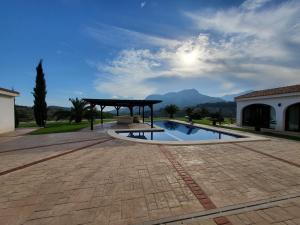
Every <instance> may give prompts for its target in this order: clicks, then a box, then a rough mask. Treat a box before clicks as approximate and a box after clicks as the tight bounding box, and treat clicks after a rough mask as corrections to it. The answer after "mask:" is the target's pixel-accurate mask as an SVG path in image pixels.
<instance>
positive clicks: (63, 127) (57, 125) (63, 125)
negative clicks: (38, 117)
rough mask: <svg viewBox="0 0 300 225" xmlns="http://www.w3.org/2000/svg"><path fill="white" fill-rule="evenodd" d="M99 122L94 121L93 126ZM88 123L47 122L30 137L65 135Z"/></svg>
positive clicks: (105, 121) (109, 120)
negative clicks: (53, 134)
mask: <svg viewBox="0 0 300 225" xmlns="http://www.w3.org/2000/svg"><path fill="white" fill-rule="evenodd" d="M111 121H113V119H107V120H104V121H103V122H104V123H107V122H111ZM99 123H100V120H96V121H95V122H94V124H99ZM89 126H90V123H89V122H88V121H82V122H81V123H69V122H48V123H47V125H46V127H45V128H40V129H38V130H35V131H33V132H31V133H30V134H32V135H38V134H51V133H65V132H75V131H78V130H81V129H83V128H86V127H89Z"/></svg>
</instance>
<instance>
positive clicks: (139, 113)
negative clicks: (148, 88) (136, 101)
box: [139, 106, 141, 116]
mask: <svg viewBox="0 0 300 225" xmlns="http://www.w3.org/2000/svg"><path fill="white" fill-rule="evenodd" d="M140 115H141V106H139V116H140Z"/></svg>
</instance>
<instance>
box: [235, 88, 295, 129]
mask: <svg viewBox="0 0 300 225" xmlns="http://www.w3.org/2000/svg"><path fill="white" fill-rule="evenodd" d="M299 102H300V93H291V94H284V95H273V96H266V97H255V98H247V99H237V100H236V103H237V111H236V121H237V125H238V126H242V119H243V118H242V116H243V109H244V108H245V107H246V106H248V105H252V104H266V105H270V106H272V107H273V108H274V109H275V112H276V127H275V130H279V131H283V130H285V111H286V109H287V107H289V106H290V105H293V104H295V103H299Z"/></svg>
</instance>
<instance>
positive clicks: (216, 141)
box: [107, 119, 270, 145]
mask: <svg viewBox="0 0 300 225" xmlns="http://www.w3.org/2000/svg"><path fill="white" fill-rule="evenodd" d="M166 121H173V122H177V123H180V124H185V125H192V126H194V127H199V128H202V129H206V130H212V131H219V132H222V133H225V134H229V135H237V136H241V137H242V138H237V139H226V140H219V139H212V140H199V141H158V140H144V139H138V138H129V137H125V136H122V135H119V134H118V133H117V132H126V131H127V132H138V131H141V132H151V131H155V132H161V131H164V129H162V128H160V127H158V126H156V125H154V128H143V129H109V130H108V131H107V134H108V135H110V136H111V137H113V138H116V139H121V140H126V141H131V142H136V143H143V144H155V145H207V144H226V143H240V142H251V141H269V140H270V138H266V137H261V136H258V135H255V134H250V133H246V132H243V131H232V130H230V131H228V129H224V128H220V127H213V126H208V125H203V124H190V123H188V122H184V121H180V120H173V119H168V120H166Z"/></svg>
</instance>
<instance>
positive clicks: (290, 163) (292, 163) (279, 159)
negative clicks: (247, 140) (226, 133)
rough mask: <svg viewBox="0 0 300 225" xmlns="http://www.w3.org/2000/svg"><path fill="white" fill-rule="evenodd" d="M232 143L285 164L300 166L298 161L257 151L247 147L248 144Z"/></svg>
mask: <svg viewBox="0 0 300 225" xmlns="http://www.w3.org/2000/svg"><path fill="white" fill-rule="evenodd" d="M234 145H236V146H238V147H241V148H245V149H247V150H249V151H252V152H255V153H258V154H262V155H264V156H268V157H270V158H273V159H276V160H278V161H281V162H284V163H287V164H289V165H291V166H296V167H298V168H300V164H298V163H294V162H290V161H288V160H286V159H282V158H279V157H277V156H274V155H271V154H268V153H265V152H261V151H258V150H256V149H253V148H250V147H248V146H244V145H240V144H236V143H234Z"/></svg>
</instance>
